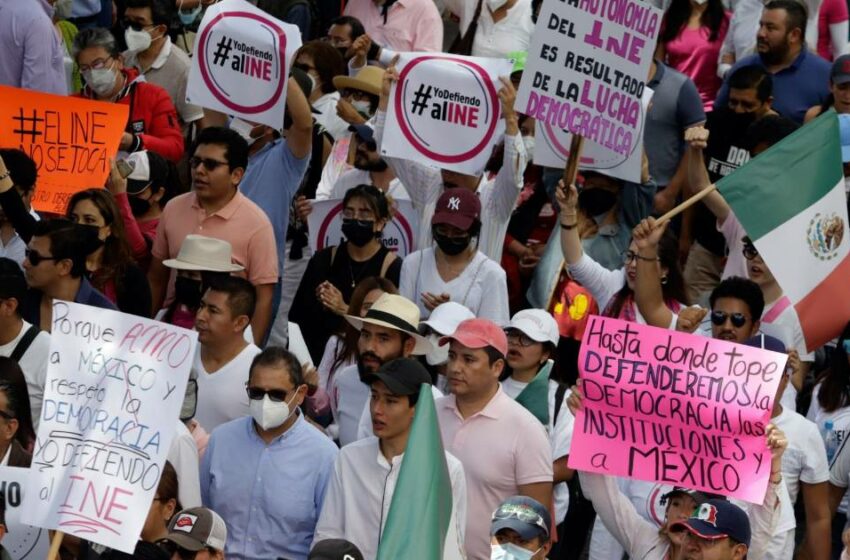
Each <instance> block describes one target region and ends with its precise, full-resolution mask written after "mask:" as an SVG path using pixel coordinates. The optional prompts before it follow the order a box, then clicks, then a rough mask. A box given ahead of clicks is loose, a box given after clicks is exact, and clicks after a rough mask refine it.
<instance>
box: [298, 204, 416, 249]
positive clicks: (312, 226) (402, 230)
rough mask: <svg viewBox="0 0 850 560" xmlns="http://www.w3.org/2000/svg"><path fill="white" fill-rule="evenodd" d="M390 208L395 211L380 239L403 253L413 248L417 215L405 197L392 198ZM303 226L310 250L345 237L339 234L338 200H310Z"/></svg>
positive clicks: (340, 207)
mask: <svg viewBox="0 0 850 560" xmlns="http://www.w3.org/2000/svg"><path fill="white" fill-rule="evenodd" d="M393 208H394V210H395V214H394V215H393V219H392V220H391V221H390V222H389V223H388V224H387V225H386V226H385V227H384V234H383V236H382V237H381V243H383V244H384V247H386V248H387V249H389V250H390V251H394V252H395V253H396V254H397V255H398V256H399V257H405V256H407V255H409V254H410V253H412V252H413V251H415V250H416V249H417V247H416V232H417V231H418V224H419V218H418V216H419V215H418V214H417V213H416V211H415V210H414V209H413V204H411V202H410V201H409V200H393ZM307 229H308V230H309V232H310V247H311V248H312V249H313V251H314V252H315V251H321V250H322V249H324V248H325V247H330V246H332V245H339V244H340V242H341V241H342V240H343V239H344V238H345V236H344V235H343V234H342V200H339V199H337V200H314V201H313V211H312V212H311V213H310V216H309V217H308V218H307Z"/></svg>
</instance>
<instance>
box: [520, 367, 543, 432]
mask: <svg viewBox="0 0 850 560" xmlns="http://www.w3.org/2000/svg"><path fill="white" fill-rule="evenodd" d="M551 371H552V360H548V361H547V362H546V363H545V364H543V367H542V368H540V371H538V372H537V375H535V376H534V379H532V380H531V383H529V384H528V385H526V386H525V389H523V390H522V392H520V394H519V395H517V397H516V402H518V403H519V404H521V405H522V406H523V407H525V409H526V410H527V411H529V412H530V413H532V414H533V415H534V416H535V417H536V418H537V419H538V420H540V421H541V422H542V423H543V425H544V426H548V425H549V373H550V372H551Z"/></svg>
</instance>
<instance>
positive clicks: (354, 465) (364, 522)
mask: <svg viewBox="0 0 850 560" xmlns="http://www.w3.org/2000/svg"><path fill="white" fill-rule="evenodd" d="M366 380H367V381H369V387H370V392H371V398H370V400H369V408H370V413H371V414H370V415H371V419H372V427H373V431H374V433H375V435H374V436H370V437H367V438H365V439H361V440H358V441H356V442H354V443H352V444H350V445H346V446H345V447H343V448H342V449H341V450H340V453H339V455H337V458H336V464H335V466H334V473H333V476H332V477H331V479H330V482H329V483H328V489H327V493H326V494H325V502H324V505H323V506H322V513H321V515H320V516H319V522H318V524H317V525H316V535H315V538H314V542H318V541H320V540H323V539H333V538H340V539H347V540H349V541H351V542H352V543H354V544H356V545H357V547H358V548H359V549H360V551H361V552H362V553H363V558H365V559H367V560H374V558H375V557H376V555H377V551H378V543H379V542H380V540H381V533H382V532H383V530H384V525H385V523H386V521H387V514H388V513H389V509H390V504H391V503H392V501H393V493H394V492H395V487H396V483H397V482H398V475H399V472H401V469H402V462H403V460H404V453H405V451H406V447H407V442H408V437H409V436H410V428H411V427H412V425H413V418H414V415H415V414H416V405H417V402H418V400H419V395H420V393H419V390H420V387H421V386H422V385H423V384H425V385H429V386H430V385H431V376H430V375H429V374H428V370H426V369H425V367H424V366H423V365H422V364H420V363H419V361H417V360H415V359H412V358H398V359H396V360H392V361H389V362H387V363H386V364H384V365H382V366H381V367H380V368H379V369H378V370H377V371H376V372H375V373H374V374H370V375H368V376H367V377H366ZM426 404H427V403H426ZM429 406H430V405H429ZM376 436H377V437H376ZM446 463H447V464H448V468H449V476H450V477H451V485H452V518H451V522H450V524H449V532H448V534H447V537H446V543H445V558H461V554H460V551H461V550H462V549H463V532H464V529H465V527H466V478H465V477H464V472H463V466H461V464H460V461H458V460H457V459H456V458H455V457H453V456H452V455H451V454H449V453H446ZM411 505H412V504H411Z"/></svg>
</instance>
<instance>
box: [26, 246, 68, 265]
mask: <svg viewBox="0 0 850 560" xmlns="http://www.w3.org/2000/svg"><path fill="white" fill-rule="evenodd" d="M24 255H25V256H26V258H27V260H28V261H29V262H30V264H31V265H33V266H38V265H39V264H41V262H42V261H61V260H62V257H45V256H44V255H41V254H39V252H38V251H34V250H32V249H24Z"/></svg>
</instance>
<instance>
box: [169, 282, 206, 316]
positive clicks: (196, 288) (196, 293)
mask: <svg viewBox="0 0 850 560" xmlns="http://www.w3.org/2000/svg"><path fill="white" fill-rule="evenodd" d="M201 295H202V294H201V281H200V280H193V279H191V278H186V277H185V276H178V277H177V279H176V280H175V281H174V299H176V300H177V301H178V302H179V303H182V304H183V305H185V306H186V307H188V308H189V309H197V308H198V307H200V306H201Z"/></svg>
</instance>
